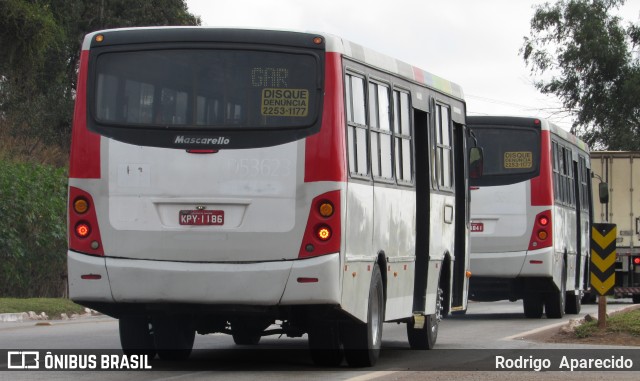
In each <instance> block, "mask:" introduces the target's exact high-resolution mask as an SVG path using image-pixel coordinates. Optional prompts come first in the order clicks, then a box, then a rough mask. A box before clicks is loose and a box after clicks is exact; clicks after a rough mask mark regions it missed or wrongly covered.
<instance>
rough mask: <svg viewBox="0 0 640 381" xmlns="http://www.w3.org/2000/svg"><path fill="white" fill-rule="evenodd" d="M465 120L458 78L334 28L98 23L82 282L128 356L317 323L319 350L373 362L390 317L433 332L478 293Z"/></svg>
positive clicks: (164, 353)
mask: <svg viewBox="0 0 640 381" xmlns="http://www.w3.org/2000/svg"><path fill="white" fill-rule="evenodd" d="M465 128H466V127H465V103H464V99H463V96H462V91H461V89H460V87H458V86H457V85H455V84H453V83H451V82H448V81H446V80H443V79H441V78H438V77H435V76H433V75H431V74H429V73H427V72H425V71H423V70H421V69H418V68H415V67H413V66H410V65H408V64H405V63H403V62H400V61H398V60H395V59H392V58H389V57H386V56H383V55H381V54H378V53H375V52H373V51H371V50H368V49H366V48H364V47H362V46H360V45H357V44H354V43H350V42H347V41H345V40H343V39H340V38H337V37H333V36H330V35H324V34H315V33H299V32H287V31H269V30H244V29H217V28H197V27H196V28H176V27H162V28H134V29H119V30H105V31H100V32H95V33H92V34H89V35H87V36H86V38H85V40H84V43H83V47H82V55H81V63H80V71H79V79H78V89H77V101H76V108H75V115H74V124H73V135H72V148H71V165H70V169H69V171H70V179H69V252H68V265H69V292H70V296H71V298H72V299H73V300H74V301H76V302H78V303H80V304H83V305H85V306H89V307H91V308H94V309H96V310H99V311H101V312H103V313H105V314H107V315H110V316H113V317H116V318H118V319H119V324H120V339H121V344H122V347H123V349H124V351H125V352H126V353H136V352H143V353H147V354H151V355H155V353H159V355H160V357H161V358H185V357H187V356H189V354H190V352H191V350H192V346H193V342H194V335H195V333H196V332H197V333H199V334H208V333H227V334H231V335H232V336H233V339H234V340H235V342H236V343H237V344H243V345H248V344H257V343H258V341H259V340H260V338H261V336H263V335H267V334H286V335H288V336H292V337H295V336H302V335H303V334H305V333H307V334H308V337H309V346H310V348H311V353H312V357H313V359H314V361H315V362H317V363H319V364H334V365H335V364H339V363H340V362H341V361H342V359H343V357H346V360H347V362H348V364H349V365H352V366H362V365H373V364H374V363H375V362H376V359H377V357H378V354H379V350H380V345H381V334H382V328H383V322H385V321H387V322H402V323H406V324H407V331H408V338H409V342H410V344H411V347H412V348H419V349H429V348H431V347H433V345H434V343H435V340H436V337H437V330H438V322H439V321H440V318H441V317H442V315H443V314H446V313H447V312H448V311H450V310H451V309H465V308H466V298H467V279H466V275H467V270H468V255H467V252H468V247H467V242H468V227H469V225H468V224H469V222H468V209H467V207H468V198H467V195H468V181H467V172H468V169H467V165H465V163H466V156H467V153H466V151H465V144H466V143H465V141H466V140H465V139H466V134H467V132H466V129H465ZM274 322H277V323H278V324H280V328H279V329H274V328H273V327H272V328H270V329H267V328H268V327H270V326H272V325H273V324H274ZM343 349H344V351H343Z"/></svg>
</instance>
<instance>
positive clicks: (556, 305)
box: [544, 266, 567, 319]
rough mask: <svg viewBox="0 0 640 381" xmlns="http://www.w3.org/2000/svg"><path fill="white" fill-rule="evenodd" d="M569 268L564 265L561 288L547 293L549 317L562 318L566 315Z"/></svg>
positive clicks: (546, 310)
mask: <svg viewBox="0 0 640 381" xmlns="http://www.w3.org/2000/svg"><path fill="white" fill-rule="evenodd" d="M566 290H567V269H566V267H564V266H563V270H562V278H561V281H560V290H558V291H554V292H551V293H549V294H547V297H546V300H545V303H544V309H545V313H546V314H547V318H549V319H561V318H562V317H563V316H564V309H565V304H566V296H567V291H566Z"/></svg>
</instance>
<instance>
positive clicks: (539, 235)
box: [538, 230, 548, 241]
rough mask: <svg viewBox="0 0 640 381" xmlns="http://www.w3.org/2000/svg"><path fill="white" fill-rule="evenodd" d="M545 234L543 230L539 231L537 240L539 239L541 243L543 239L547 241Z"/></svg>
mask: <svg viewBox="0 0 640 381" xmlns="http://www.w3.org/2000/svg"><path fill="white" fill-rule="evenodd" d="M547 236H548V235H547V232H546V231H544V230H540V231H539V232H538V239H540V240H541V241H544V240H545V239H547Z"/></svg>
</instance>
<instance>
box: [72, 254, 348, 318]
mask: <svg viewBox="0 0 640 381" xmlns="http://www.w3.org/2000/svg"><path fill="white" fill-rule="evenodd" d="M68 267H69V296H70V298H71V299H72V300H77V301H91V302H113V303H195V304H224V305H231V304H237V305H255V306H275V305H296V304H339V303H340V281H339V275H340V274H339V254H337V253H336V254H331V255H325V256H321V257H316V258H310V259H304V260H296V261H277V262H275V261H274V262H257V263H242V264H238V263H189V262H168V261H148V260H137V259H124V258H109V257H107V258H105V257H96V256H89V255H84V254H79V253H76V252H73V251H69V253H68ZM87 275H93V276H88V277H87ZM83 276H84V277H83Z"/></svg>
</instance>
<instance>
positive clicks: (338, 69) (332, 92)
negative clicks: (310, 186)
mask: <svg viewBox="0 0 640 381" xmlns="http://www.w3.org/2000/svg"><path fill="white" fill-rule="evenodd" d="M341 58H342V57H341V56H340V54H338V53H327V56H326V70H325V89H324V92H325V97H324V106H323V111H322V126H321V127H320V132H319V133H317V134H315V135H313V136H310V137H308V138H307V141H306V149H305V167H304V181H305V182H307V183H309V182H315V181H346V180H347V163H346V145H345V131H346V129H345V125H346V124H345V123H346V122H345V116H344V92H343V90H342V89H343V87H344V82H343V78H342V60H341Z"/></svg>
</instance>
